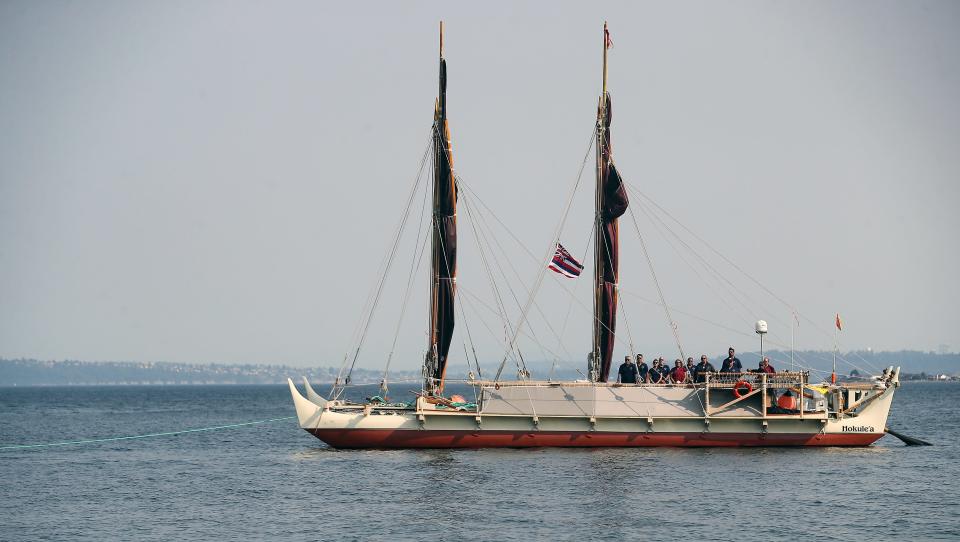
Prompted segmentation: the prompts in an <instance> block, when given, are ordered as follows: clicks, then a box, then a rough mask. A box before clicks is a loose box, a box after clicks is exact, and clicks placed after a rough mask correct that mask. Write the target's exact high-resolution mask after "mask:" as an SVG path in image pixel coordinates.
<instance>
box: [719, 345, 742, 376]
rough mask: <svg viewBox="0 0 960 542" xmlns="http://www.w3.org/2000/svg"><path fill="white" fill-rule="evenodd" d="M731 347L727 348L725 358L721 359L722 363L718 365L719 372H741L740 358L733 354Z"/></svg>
mask: <svg viewBox="0 0 960 542" xmlns="http://www.w3.org/2000/svg"><path fill="white" fill-rule="evenodd" d="M734 353H735V352H734V350H733V347H732V346H731V347H730V349H729V350H727V359H725V360H723V365H721V366H720V372H721V373H741V372H743V365H741V364H740V359H739V358H737V356H735V355H734Z"/></svg>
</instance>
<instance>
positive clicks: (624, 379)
mask: <svg viewBox="0 0 960 542" xmlns="http://www.w3.org/2000/svg"><path fill="white" fill-rule="evenodd" d="M617 382H619V383H621V384H636V383H637V366H636V365H634V364H633V357H631V356H627V357H626V358H625V359H624V360H623V365H621V366H620V371H619V374H617Z"/></svg>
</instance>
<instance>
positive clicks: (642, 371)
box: [637, 354, 650, 383]
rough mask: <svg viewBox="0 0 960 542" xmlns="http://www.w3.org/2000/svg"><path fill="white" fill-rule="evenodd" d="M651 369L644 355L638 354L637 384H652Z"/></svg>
mask: <svg viewBox="0 0 960 542" xmlns="http://www.w3.org/2000/svg"><path fill="white" fill-rule="evenodd" d="M649 373H650V368H649V367H647V362H645V361H643V354H637V382H641V383H646V382H650V376H649Z"/></svg>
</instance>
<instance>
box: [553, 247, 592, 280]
mask: <svg viewBox="0 0 960 542" xmlns="http://www.w3.org/2000/svg"><path fill="white" fill-rule="evenodd" d="M547 268H548V269H550V270H551V271H553V272H555V273H560V274H561V275H563V276H565V277H567V278H571V279H572V278H575V277H579V276H580V272H581V271H583V265H582V264H581V263H580V262H578V261H577V260H576V259H575V258H574V257H573V256H571V255H570V253H569V252H567V249H565V248H563V245H561V244H560V243H557V251H556V252H555V253H554V254H553V259H552V260H550V264H549V265H547Z"/></svg>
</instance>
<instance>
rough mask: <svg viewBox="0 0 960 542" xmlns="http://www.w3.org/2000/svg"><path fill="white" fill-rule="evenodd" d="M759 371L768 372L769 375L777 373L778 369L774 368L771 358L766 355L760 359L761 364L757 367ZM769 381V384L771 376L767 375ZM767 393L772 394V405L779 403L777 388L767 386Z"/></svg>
mask: <svg viewBox="0 0 960 542" xmlns="http://www.w3.org/2000/svg"><path fill="white" fill-rule="evenodd" d="M757 372H758V373H766V374H768V375H773V374H776V372H777V370H776V369H774V368H773V365H770V358H768V357H766V356H764V358H763V359H762V360H760V366H759V367H757ZM767 382H768V386H769V382H770V377H769V376H768V377H767ZM767 395H769V396H770V404H771V405H775V404H777V390H775V389H773V388H769V387H768V388H767Z"/></svg>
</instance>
